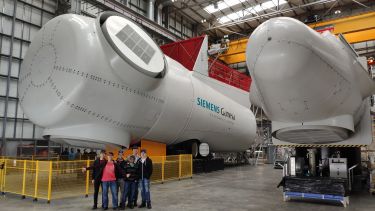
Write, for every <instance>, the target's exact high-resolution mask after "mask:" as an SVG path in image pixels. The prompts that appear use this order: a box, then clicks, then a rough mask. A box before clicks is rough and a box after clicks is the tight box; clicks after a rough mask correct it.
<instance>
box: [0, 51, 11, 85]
mask: <svg viewBox="0 0 375 211" xmlns="http://www.w3.org/2000/svg"><path fill="white" fill-rule="evenodd" d="M8 67H9V62H8V58H6V57H0V75H8ZM4 83H6V82H4Z"/></svg>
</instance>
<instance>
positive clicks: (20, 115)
mask: <svg viewBox="0 0 375 211" xmlns="http://www.w3.org/2000/svg"><path fill="white" fill-rule="evenodd" d="M17 106H18V109H17V118H22V119H24V118H26V116H25V114H24V113H23V110H22V108H21V106H20V104H19V103H18V105H17Z"/></svg>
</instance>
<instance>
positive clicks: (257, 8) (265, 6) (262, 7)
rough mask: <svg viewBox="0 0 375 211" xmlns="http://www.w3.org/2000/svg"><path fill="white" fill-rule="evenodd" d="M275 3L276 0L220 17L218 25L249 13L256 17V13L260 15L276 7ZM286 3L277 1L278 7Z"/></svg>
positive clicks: (281, 0) (282, 0)
mask: <svg viewBox="0 0 375 211" xmlns="http://www.w3.org/2000/svg"><path fill="white" fill-rule="evenodd" d="M224 1H225V0H224ZM277 1H278V0H270V1H266V2H264V3H261V4H258V5H255V6H253V7H249V8H246V9H244V10H241V11H237V12H233V13H230V14H228V15H225V16H223V17H220V18H219V19H218V21H219V23H221V24H223V23H227V22H230V21H232V20H237V19H241V18H243V17H245V16H248V15H250V13H252V14H254V15H257V14H258V13H260V12H262V11H264V10H267V9H271V8H274V7H276V6H277ZM286 3H287V2H286V0H279V6H280V5H283V4H286Z"/></svg>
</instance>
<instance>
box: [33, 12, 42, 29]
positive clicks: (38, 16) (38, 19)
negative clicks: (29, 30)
mask: <svg viewBox="0 0 375 211" xmlns="http://www.w3.org/2000/svg"><path fill="white" fill-rule="evenodd" d="M41 21H42V11H41V10H39V9H35V8H31V23H33V24H35V25H38V26H40V24H41Z"/></svg>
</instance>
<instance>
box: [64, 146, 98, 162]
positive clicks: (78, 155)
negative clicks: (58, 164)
mask: <svg viewBox="0 0 375 211" xmlns="http://www.w3.org/2000/svg"><path fill="white" fill-rule="evenodd" d="M95 157H96V152H95V151H94V150H93V149H91V151H90V152H88V150H87V149H84V150H83V153H82V152H81V149H76V151H75V150H74V149H73V148H71V149H70V151H69V149H68V148H65V149H64V151H63V152H62V153H61V155H60V158H61V160H91V159H94V158H95Z"/></svg>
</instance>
